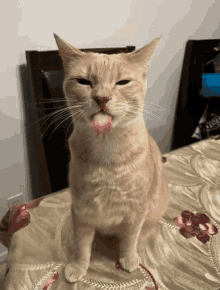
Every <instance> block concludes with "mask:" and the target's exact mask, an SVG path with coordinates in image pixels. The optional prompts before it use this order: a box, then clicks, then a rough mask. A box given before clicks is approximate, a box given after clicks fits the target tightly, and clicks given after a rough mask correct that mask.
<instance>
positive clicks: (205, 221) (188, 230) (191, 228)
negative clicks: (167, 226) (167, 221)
mask: <svg viewBox="0 0 220 290" xmlns="http://www.w3.org/2000/svg"><path fill="white" fill-rule="evenodd" d="M174 221H175V222H176V224H177V226H178V227H180V230H179V232H180V233H181V235H182V236H184V237H185V238H187V239H188V238H192V237H195V236H196V238H197V239H198V240H199V241H201V242H203V243H204V244H205V243H206V242H208V241H209V239H210V235H215V234H217V232H218V229H217V228H216V227H215V226H214V225H212V224H210V219H209V218H208V217H207V216H206V215H205V214H201V213H196V214H193V213H192V212H190V211H188V210H185V211H183V212H182V213H181V216H178V217H176V218H174Z"/></svg>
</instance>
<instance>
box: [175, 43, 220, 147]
mask: <svg viewBox="0 0 220 290" xmlns="http://www.w3.org/2000/svg"><path fill="white" fill-rule="evenodd" d="M219 43H220V39H207V40H189V41H188V42H187V44H186V49H185V56H184V61H183V67H182V74H181V79H180V86H179V93H178V99H177V105H176V112H175V120H174V129H173V136H172V145H171V150H174V149H178V148H180V147H183V146H187V145H189V144H192V143H195V142H198V141H199V140H198V139H196V138H192V137H191V136H192V134H193V133H194V131H195V129H196V127H197V125H198V122H199V120H200V118H201V116H202V114H203V112H204V110H205V107H206V105H207V103H208V102H210V98H205V97H203V96H202V95H201V94H200V91H201V89H202V73H214V67H213V64H212V63H210V64H208V65H206V63H207V62H209V61H210V60H211V59H213V58H214V57H215V56H216V55H217V54H218V53H220V51H216V50H215V49H214V48H215V47H219ZM211 103H212V107H213V108H214V107H216V106H219V98H218V100H217V99H215V98H212V101H211Z"/></svg>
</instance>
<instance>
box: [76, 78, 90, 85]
mask: <svg viewBox="0 0 220 290" xmlns="http://www.w3.org/2000/svg"><path fill="white" fill-rule="evenodd" d="M77 81H78V83H79V84H81V85H85V86H91V85H92V83H91V82H90V81H88V80H86V79H77Z"/></svg>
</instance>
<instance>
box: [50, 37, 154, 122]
mask: <svg viewBox="0 0 220 290" xmlns="http://www.w3.org/2000/svg"><path fill="white" fill-rule="evenodd" d="M55 38H56V41H57V44H58V48H59V52H60V54H61V57H62V60H63V64H64V75H65V78H64V84H63V89H64V94H65V97H66V100H67V105H68V107H69V110H70V112H71V114H72V116H73V119H74V117H75V118H76V120H78V121H79V120H80V122H84V123H86V124H88V126H91V124H92V122H93V120H94V118H96V117H95V116H97V115H100V114H101V115H103V114H104V115H106V116H110V118H111V120H112V124H113V127H117V126H120V127H124V126H126V125H128V124H130V123H131V122H132V121H133V122H134V121H135V120H136V119H137V118H138V117H139V116H140V114H143V102H144V99H145V94H146V75H147V71H148V67H149V61H150V59H151V57H152V55H153V52H154V50H155V48H156V46H157V44H158V42H159V38H157V39H155V40H154V41H153V42H151V43H150V44H149V45H147V46H145V47H143V48H142V49H140V50H138V51H136V52H133V53H129V54H124V53H123V54H113V55H107V54H98V53H91V52H90V53H83V52H81V51H80V50H78V49H76V48H74V47H71V46H70V45H68V44H67V43H66V42H64V41H63V40H61V39H60V38H59V37H58V36H55Z"/></svg>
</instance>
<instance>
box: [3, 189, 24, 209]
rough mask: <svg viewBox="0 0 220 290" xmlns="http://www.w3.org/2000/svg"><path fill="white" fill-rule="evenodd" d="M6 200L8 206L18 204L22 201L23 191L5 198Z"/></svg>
mask: <svg viewBox="0 0 220 290" xmlns="http://www.w3.org/2000/svg"><path fill="white" fill-rule="evenodd" d="M7 201H8V208H12V207H13V206H18V205H20V204H23V203H24V197H23V193H22V192H21V193H18V194H16V195H14V196H11V197H9V198H8V199H7Z"/></svg>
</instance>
